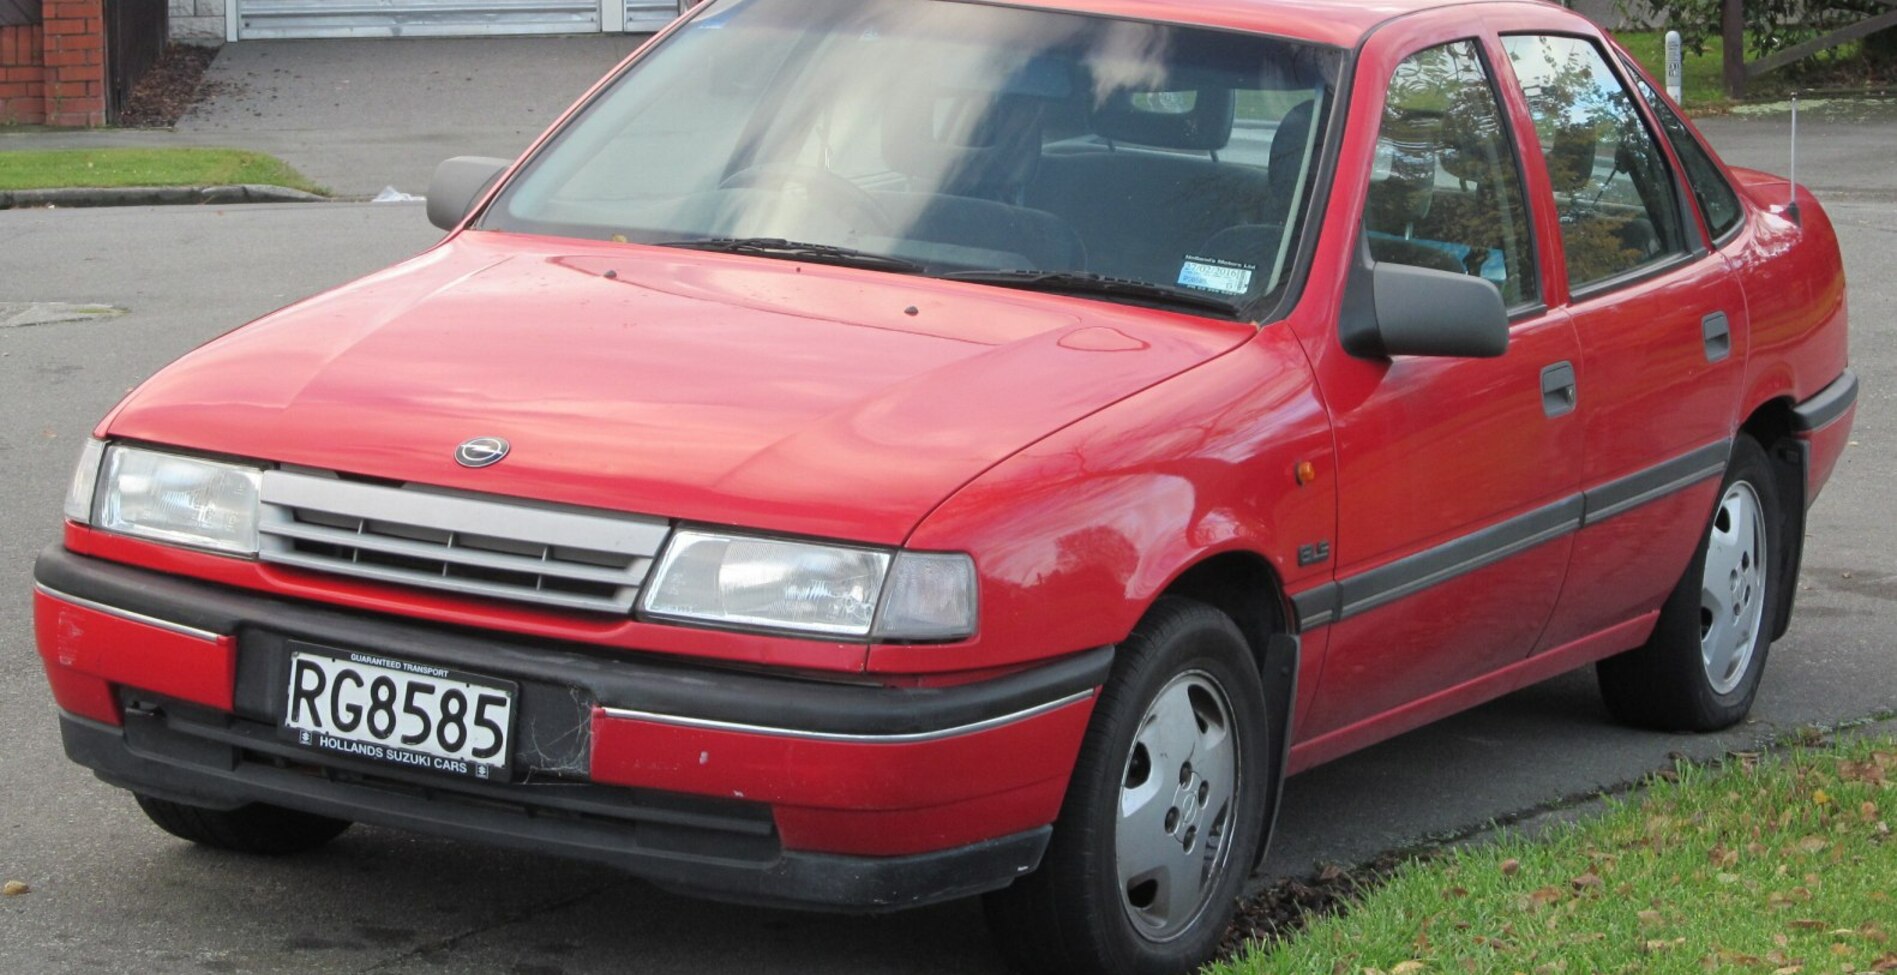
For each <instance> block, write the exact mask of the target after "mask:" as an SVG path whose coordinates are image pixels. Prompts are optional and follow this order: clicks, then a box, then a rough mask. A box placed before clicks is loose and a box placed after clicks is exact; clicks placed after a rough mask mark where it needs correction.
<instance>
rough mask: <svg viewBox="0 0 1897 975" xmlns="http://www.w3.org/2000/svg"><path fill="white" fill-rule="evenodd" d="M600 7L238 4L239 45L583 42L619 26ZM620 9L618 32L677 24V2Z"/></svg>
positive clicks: (436, 1) (412, 1) (386, 1)
mask: <svg viewBox="0 0 1897 975" xmlns="http://www.w3.org/2000/svg"><path fill="white" fill-rule="evenodd" d="M601 2H602V0H237V37H238V39H239V40H252V39H259V38H270V37H469V36H482V35H491V34H584V33H596V32H598V31H601V30H604V29H608V28H614V29H616V28H618V27H619V26H620V25H619V24H611V23H607V22H606V20H608V19H612V20H617V19H619V18H618V17H616V16H615V17H611V18H602V17H601ZM604 2H605V3H609V4H615V5H616V4H618V3H624V4H625V6H624V7H623V8H617V9H611V10H609V11H608V12H609V13H610V14H614V15H617V14H620V13H621V11H622V10H623V12H624V13H623V16H624V29H626V30H629V31H645V30H657V29H659V28H660V27H663V26H665V25H666V24H667V23H669V22H670V21H671V20H672V18H674V17H676V16H678V11H679V0H660V2H652V0H604Z"/></svg>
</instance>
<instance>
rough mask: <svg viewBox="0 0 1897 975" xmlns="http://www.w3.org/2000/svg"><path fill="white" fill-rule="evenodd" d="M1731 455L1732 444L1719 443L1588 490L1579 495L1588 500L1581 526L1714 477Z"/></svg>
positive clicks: (1724, 469)
mask: <svg viewBox="0 0 1897 975" xmlns="http://www.w3.org/2000/svg"><path fill="white" fill-rule="evenodd" d="M1731 456H1732V441H1731V440H1721V441H1719V442H1718V443H1710V444H1707V445H1706V446H1704V447H1701V448H1699V449H1698V450H1694V451H1691V452H1690V453H1686V454H1681V455H1680V456H1678V457H1675V458H1673V459H1672V460H1669V461H1667V462H1665V463H1663V464H1656V465H1655V466H1653V467H1649V468H1647V469H1646V470H1644V471H1635V472H1634V473H1632V474H1629V475H1627V476H1626V477H1623V478H1619V479H1617V480H1612V481H1608V482H1607V483H1606V484H1601V485H1596V486H1595V487H1591V488H1588V489H1587V490H1586V491H1583V492H1582V497H1583V498H1585V499H1586V501H1587V510H1586V511H1585V512H1584V513H1583V514H1582V517H1581V524H1582V525H1583V526H1586V525H1592V524H1594V523H1596V522H1601V521H1606V520H1607V519H1609V518H1612V517H1614V516H1615V515H1617V514H1620V513H1622V512H1625V511H1630V510H1632V509H1634V508H1638V507H1639V506H1641V505H1643V504H1646V503H1647V502H1649V501H1657V500H1659V499H1660V498H1663V497H1666V496H1667V495H1669V494H1672V493H1673V492H1675V491H1679V490H1682V489H1684V488H1688V487H1691V486H1692V485H1695V484H1698V483H1699V482H1701V481H1704V480H1706V479H1707V478H1709V477H1717V476H1719V475H1720V474H1723V473H1725V471H1726V462H1727V461H1728V460H1729V459H1730V458H1731Z"/></svg>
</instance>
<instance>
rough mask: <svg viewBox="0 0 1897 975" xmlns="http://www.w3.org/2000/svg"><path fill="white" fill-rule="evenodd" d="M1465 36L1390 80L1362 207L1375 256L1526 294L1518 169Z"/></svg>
mask: <svg viewBox="0 0 1897 975" xmlns="http://www.w3.org/2000/svg"><path fill="white" fill-rule="evenodd" d="M1509 146H1510V141H1509V136H1508V130H1507V127H1506V126H1505V125H1504V124H1503V121H1502V112H1501V109H1500V106H1499V104H1498V103H1497V101H1496V98H1495V91H1494V88H1493V87H1492V86H1491V85H1490V84H1489V75H1488V71H1487V70H1486V69H1485V68H1484V66H1483V64H1482V58H1481V55H1480V54H1479V53H1478V50H1477V47H1476V44H1475V42H1474V41H1457V42H1455V43H1453V44H1445V45H1443V46H1441V47H1432V48H1430V49H1428V50H1426V51H1421V52H1418V53H1416V54H1413V55H1411V56H1410V57H1409V58H1407V59H1406V60H1404V62H1403V63H1402V64H1400V65H1398V66H1397V69H1396V73H1395V74H1394V75H1393V76H1392V77H1391V78H1390V93H1389V95H1388V97H1387V98H1386V100H1385V102H1384V106H1383V123H1382V127H1381V128H1380V129H1379V130H1378V133H1377V159H1376V165H1375V166H1374V167H1373V168H1372V170H1371V174H1370V191H1369V197H1368V199H1367V201H1366V203H1365V205H1364V235H1365V237H1366V239H1367V241H1368V243H1369V246H1370V254H1371V256H1372V257H1375V258H1376V259H1377V260H1379V261H1385V262H1389V263H1393V264H1410V265H1415V266H1417V267H1429V268H1436V269H1438V270H1443V271H1455V272H1458V273H1461V274H1472V275H1480V276H1481V277H1484V278H1487V279H1488V280H1490V281H1492V282H1494V283H1495V286H1496V287H1497V288H1500V289H1501V291H1502V299H1503V301H1504V302H1505V303H1506V304H1507V305H1509V306H1510V307H1514V306H1517V305H1521V304H1525V303H1528V302H1532V301H1534V300H1535V298H1536V295H1537V290H1536V287H1535V259H1534V246H1533V244H1532V242H1531V240H1532V239H1531V238H1530V237H1529V234H1528V212H1527V210H1528V208H1527V206H1526V203H1525V197H1524V196H1523V194H1522V182H1521V170H1520V167H1518V166H1517V165H1516V163H1515V155H1514V153H1513V151H1512V150H1511V149H1510V148H1509Z"/></svg>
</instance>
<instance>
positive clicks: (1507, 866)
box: [1502, 857, 1522, 877]
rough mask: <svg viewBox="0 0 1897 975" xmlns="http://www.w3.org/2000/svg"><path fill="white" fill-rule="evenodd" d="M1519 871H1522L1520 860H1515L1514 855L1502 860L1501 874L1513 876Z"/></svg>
mask: <svg viewBox="0 0 1897 975" xmlns="http://www.w3.org/2000/svg"><path fill="white" fill-rule="evenodd" d="M1521 872H1522V862H1521V861H1520V860H1517V859H1515V858H1514V857H1509V858H1508V859H1506V860H1503V861H1502V876H1504V877H1513V876H1515V875H1516V874H1518V873H1521Z"/></svg>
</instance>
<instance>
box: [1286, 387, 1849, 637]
mask: <svg viewBox="0 0 1897 975" xmlns="http://www.w3.org/2000/svg"><path fill="white" fill-rule="evenodd" d="M1845 379H1849V380H1850V382H1851V390H1850V393H1849V395H1851V396H1855V395H1856V378H1855V377H1853V376H1851V375H1850V374H1849V373H1846V376H1845ZM1839 382H1840V383H1842V382H1844V380H1843V379H1841V380H1839ZM1836 385H1838V384H1837V383H1834V384H1833V386H1836ZM1824 395H1825V394H1820V395H1819V397H1814V398H1813V400H1812V402H1815V401H1816V400H1817V399H1819V398H1822V397H1823V396H1824ZM1847 405H1848V403H1847ZM1843 409H1844V408H1843V407H1837V408H1836V411H1835V412H1834V413H1833V417H1834V418H1835V416H1836V415H1837V414H1840V413H1842V412H1843ZM1731 454H1732V441H1731V440H1721V441H1719V442H1717V443H1710V444H1707V445H1706V446H1704V447H1700V448H1698V449H1696V450H1692V451H1689V452H1687V453H1684V454H1681V455H1680V456H1678V457H1675V458H1673V459H1672V460H1668V461H1665V462H1662V463H1659V464H1655V465H1654V466H1652V467H1649V468H1647V469H1645V470H1642V471H1636V472H1634V473H1632V474H1629V475H1627V476H1625V477H1622V478H1618V479H1616V480H1612V481H1608V482H1607V483H1605V484H1601V485H1597V486H1595V487H1592V488H1589V489H1587V490H1586V491H1583V492H1581V493H1579V494H1574V495H1570V496H1568V497H1565V498H1562V499H1561V500H1559V501H1556V502H1554V503H1552V504H1548V505H1544V506H1542V507H1540V508H1536V509H1534V510H1533V511H1530V512H1527V513H1526V514H1521V515H1517V516H1515V517H1513V518H1510V519H1508V520H1507V521H1503V522H1499V523H1497V524H1494V525H1490V526H1489V527H1487V528H1483V529H1479V530H1477V531H1474V532H1471V533H1469V534H1467V535H1463V536H1461V537H1459V538H1454V539H1451V540H1450V541H1447V542H1444V543H1443V544H1441V545H1437V546H1435V547H1434V548H1429V549H1425V550H1423V551H1421V552H1417V553H1415V554H1413V555H1407V556H1404V557H1403V558H1400V559H1397V560H1396V561H1395V562H1391V563H1390V564H1388V565H1383V566H1378V567H1377V568H1374V569H1371V570H1369V571H1367V572H1360V573H1357V574H1356V575H1353V576H1346V577H1344V578H1342V579H1339V580H1337V581H1335V582H1325V583H1321V584H1319V585H1315V586H1312V587H1311V588H1309V589H1306V590H1304V591H1303V592H1300V593H1296V594H1294V595H1292V597H1291V608H1292V609H1293V610H1294V611H1295V612H1296V614H1297V623H1298V632H1301V633H1302V632H1305V631H1308V630H1312V629H1315V628H1317V627H1320V626H1325V625H1328V624H1331V623H1338V622H1342V621H1343V620H1347V619H1349V618H1351V617H1352V616H1355V615H1357V614H1359V613H1363V612H1368V611H1369V610H1372V609H1375V608H1377V607H1378V606H1382V605H1384V604H1386V603H1390V602H1394V601H1396V600H1398V599H1402V598H1404V597H1406V596H1410V595H1414V594H1415V593H1418V592H1421V591H1422V590H1424V589H1427V588H1429V587H1431V586H1434V585H1436V584H1438V583H1442V582H1447V581H1449V580H1450V579H1454V578H1456V577H1457V576H1460V575H1464V574H1467V573H1470V572H1474V571H1476V570H1477V569H1481V568H1484V567H1486V566H1490V565H1494V564H1495V563H1497V562H1500V561H1502V560H1503V559H1506V558H1508V557H1509V556H1512V555H1516V554H1518V553H1521V552H1525V551H1527V550H1528V549H1531V548H1534V547H1535V546H1537V545H1540V544H1541V543H1543V542H1547V541H1552V540H1554V539H1556V538H1560V537H1561V536H1563V535H1566V534H1569V533H1571V532H1575V531H1578V530H1580V529H1581V528H1583V527H1585V526H1588V525H1593V524H1596V523H1598V522H1602V521H1605V520H1607V519H1609V518H1612V517H1614V516H1615V515H1618V514H1622V513H1624V512H1627V511H1631V510H1633V509H1634V508H1638V507H1640V506H1641V505H1643V504H1647V503H1648V502H1651V501H1657V500H1659V499H1661V498H1664V497H1666V496H1667V495H1669V494H1672V493H1674V492H1676V491H1681V490H1684V489H1686V488H1689V487H1691V486H1693V485H1695V484H1698V483H1700V482H1701V481H1704V480H1706V479H1708V478H1711V477H1717V476H1719V475H1720V474H1722V473H1724V472H1725V470H1726V464H1727V462H1728V460H1729V459H1730V457H1731Z"/></svg>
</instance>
